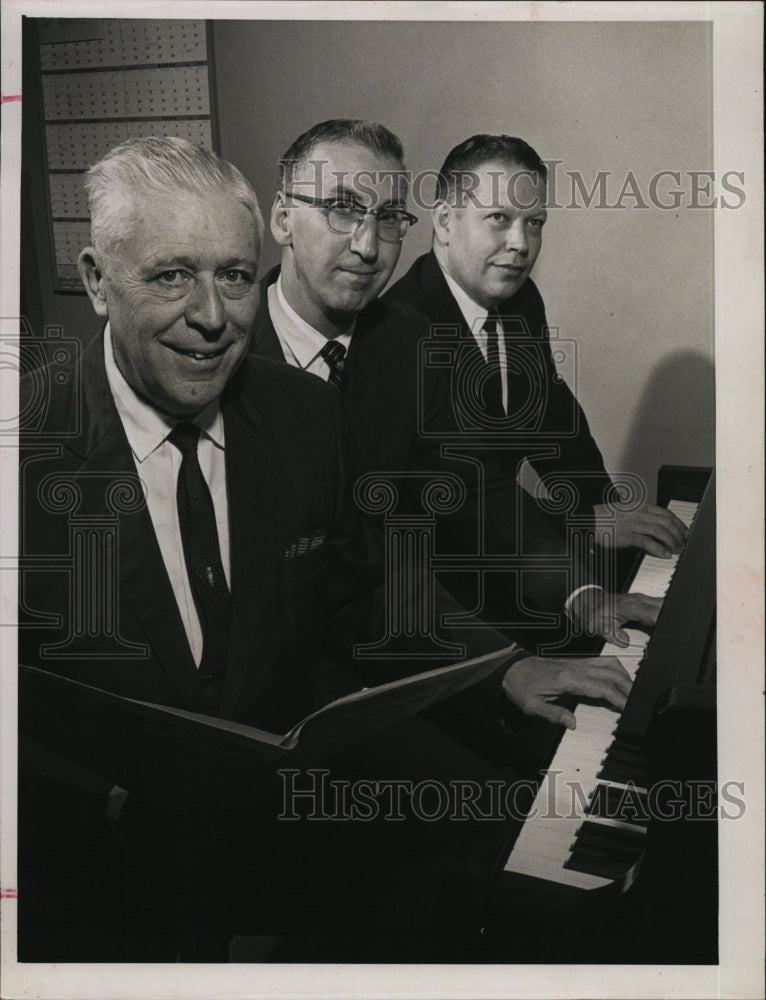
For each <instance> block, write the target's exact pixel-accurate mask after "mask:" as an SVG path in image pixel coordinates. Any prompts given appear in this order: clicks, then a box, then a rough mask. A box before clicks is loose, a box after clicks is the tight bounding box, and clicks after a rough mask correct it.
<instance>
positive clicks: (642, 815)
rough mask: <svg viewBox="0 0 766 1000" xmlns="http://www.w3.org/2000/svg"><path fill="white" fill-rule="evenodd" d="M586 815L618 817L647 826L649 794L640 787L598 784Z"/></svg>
mask: <svg viewBox="0 0 766 1000" xmlns="http://www.w3.org/2000/svg"><path fill="white" fill-rule="evenodd" d="M585 815H586V816H600V817H602V818H604V819H618V820H620V822H622V823H634V824H636V825H637V826H646V825H647V824H648V822H649V812H648V808H647V796H646V793H645V792H643V791H642V790H641V789H639V788H615V787H613V786H612V785H597V786H596V789H595V791H594V792H593V795H592V796H591V799H590V802H589V803H588V808H587V809H586V810H585Z"/></svg>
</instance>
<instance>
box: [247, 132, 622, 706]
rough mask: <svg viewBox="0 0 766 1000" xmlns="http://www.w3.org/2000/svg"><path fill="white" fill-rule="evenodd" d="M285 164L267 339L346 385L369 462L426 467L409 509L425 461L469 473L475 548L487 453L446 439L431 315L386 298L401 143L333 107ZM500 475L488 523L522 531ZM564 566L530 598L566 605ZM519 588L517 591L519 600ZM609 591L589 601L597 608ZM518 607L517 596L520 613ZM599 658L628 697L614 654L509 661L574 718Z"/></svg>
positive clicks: (363, 458) (526, 685) (512, 691)
mask: <svg viewBox="0 0 766 1000" xmlns="http://www.w3.org/2000/svg"><path fill="white" fill-rule="evenodd" d="M280 170H281V185H280V190H279V192H278V193H277V195H276V197H275V200H274V205H273V207H272V212H271V231H272V234H273V236H274V238H275V239H276V241H277V242H278V243H279V244H280V246H281V247H282V263H281V268H275V269H274V270H272V271H271V272H270V273H269V274H267V275H266V277H265V278H264V279H263V283H262V296H261V304H260V306H259V311H258V315H257V317H256V321H255V327H254V335H253V350H254V352H255V353H257V354H261V355H265V356H270V357H273V358H275V359H280V360H283V361H286V362H287V363H288V364H292V365H294V366H297V367H300V368H303V369H304V370H306V371H309V372H312V373H314V374H315V375H318V376H319V377H321V378H324V379H325V380H326V381H327V382H328V383H329V384H330V385H331V386H332V387H334V388H335V389H337V390H338V391H340V392H342V395H343V402H344V406H345V409H346V412H347V414H348V415H349V417H350V424H351V429H352V431H353V433H354V437H355V444H356V456H357V468H356V473H357V475H358V476H362V475H363V474H365V473H368V472H370V473H382V474H386V473H391V474H397V473H404V474H405V477H406V475H407V474H408V473H412V472H414V473H415V476H413V477H412V483H413V484H414V485H415V490H417V493H418V496H417V497H416V496H415V495H414V493H415V491H414V490H413V496H412V497H411V498H410V500H411V504H410V507H409V508H408V510H410V511H411V510H418V509H419V508H417V506H416V505H417V501H418V500H419V493H420V489H421V488H422V485H423V479H422V478H420V477H421V476H422V474H424V473H430V472H433V473H434V474H436V475H439V474H443V473H445V472H449V473H453V474H455V475H458V476H460V477H461V479H462V480H463V482H464V483H465V484H466V486H467V494H468V501H467V503H465V504H463V506H462V508H461V509H460V510H458V511H457V512H456V513H455V514H453V515H450V518H449V519H448V520H449V523H448V524H447V525H446V528H447V532H448V534H447V537H448V544H449V545H451V546H454V547H452V548H449V549H447V550H446V551H449V552H451V553H454V552H457V551H460V550H461V546H462V550H463V551H468V550H470V547H471V546H475V544H476V542H475V539H476V531H477V508H476V506H475V505H474V504H473V503H472V497H473V498H474V501H475V496H476V494H477V490H478V485H477V477H476V463H472V462H469V461H459V460H457V459H448V458H445V457H444V456H443V455H442V453H441V452H442V449H441V441H440V434H441V435H442V439H444V438H447V439H449V438H450V436H452V440H453V441H454V435H455V434H456V433H457V426H456V423H455V420H454V415H453V412H452V406H451V401H450V398H449V384H448V382H447V379H446V378H445V377H444V373H443V372H441V371H439V370H437V369H429V368H428V367H426V368H423V367H422V366H421V362H420V345H421V341H422V340H425V339H427V338H428V337H429V333H430V331H429V324H428V322H427V321H426V320H425V318H424V317H423V316H422V315H420V314H419V313H416V312H415V311H413V310H412V309H410V308H409V307H407V306H405V305H402V304H400V303H395V302H389V301H381V300H380V299H379V298H378V295H379V293H380V292H381V291H382V289H383V288H384V287H385V285H386V283H387V281H388V279H389V278H390V276H391V274H392V273H393V270H394V267H395V266H396V263H397V260H398V258H399V253H400V249H401V241H402V239H403V238H404V236H405V234H406V233H407V231H408V229H409V227H410V226H411V225H413V224H414V223H415V222H416V219H415V217H414V216H412V215H410V214H409V213H408V212H407V211H406V196H407V176H406V172H405V168H404V163H403V151H402V146H401V143H400V141H399V139H398V138H397V137H396V136H395V135H394V134H393V133H392V132H390V131H389V130H388V129H387V128H385V127H384V126H382V125H379V124H377V123H375V122H368V121H359V120H349V119H333V120H330V121H327V122H322V123H320V124H319V125H316V126H314V127H313V128H311V129H310V130H308V131H307V132H305V133H304V134H303V135H301V136H300V137H299V138H298V139H296V140H295V142H294V143H293V144H292V145H291V146H290V148H289V149H288V150H287V152H286V153H285V155H284V156H283V158H282V160H281V161H280ZM422 425H427V426H422ZM472 476H473V477H474V478H473V480H472V478H471V477H472ZM493 476H494V473H493V472H492V471H491V470H490V472H488V473H487V476H486V480H485V482H484V483H483V489H484V491H485V500H486V494H488V493H490V492H492V493H493V495H494V497H495V499H496V500H497V504H496V506H495V507H494V512H495V514H497V515H499V516H495V517H491V516H490V515H487V528H488V530H489V531H490V532H492V533H493V534H496V535H498V536H503V534H504V533H505V534H506V535H511V536H513V535H514V533H515V532H516V530H517V528H516V515H515V510H514V509H513V508H512V505H513V504H514V503H515V495H516V492H515V491H516V487H515V483H511V482H510V480H509V479H508V477H505V479H504V480H502V481H501V480H500V479H498V478H497V477H495V478H494V479H493V478H492V477H493ZM504 505H505V506H504ZM399 512H400V511H399V510H397V513H399ZM501 512H502V513H501ZM528 533H529V534H528ZM502 541H503V539H502V538H501V539H500V543H501V544H502ZM505 541H508V539H507V538H506V539H505ZM525 541H527V542H529V543H530V550H531V551H537V552H547V551H550V552H554V551H556V552H560V548H558V549H557V548H556V547H557V546H558V547H560V545H561V541H560V539H559V538H558V537H556V535H555V533H554V532H552V530H551V528H550V525H549V524H548V523H547V521H546V520H545V518H544V517H542V515H540V519H539V521H537V522H535V523H534V527H533V528H532V529H530V528H529V527H528V525H527V524H525ZM510 542H511V544H513V543H514V542H515V538H511V539H510ZM496 551H503V549H502V548H501V547H498V549H496ZM506 551H510V550H508V549H506ZM551 576H552V574H546V573H545V572H530V573H529V574H528V579H525V587H524V593H523V599H524V600H531V601H532V602H533V603H534V604H536V605H537V606H538V607H543V608H545V609H546V610H553V609H556V610H558V611H559V612H561V611H562V610H563V607H564V603H565V600H566V598H567V596H568V591H567V589H566V583H565V582H562V580H561V577H560V576H557V577H556V579H555V581H553V582H552V580H551ZM514 600H515V597H514V596H510V597H509V604H513V603H514ZM596 603H597V602H589V604H588V606H589V609H593V608H594V606H595V605H596ZM606 608H607V602H603V604H602V605H599V606H598V608H597V609H596V610H595V611H593V617H592V618H591V619H590V620H589V621H588V622H587V623H583V624H587V626H588V627H589V628H591V629H592V630H593V631H595V632H598V633H599V634H602V635H604V637H605V638H606V637H609V638H611V639H612V640H613V641H617V642H620V644H622V643H621V637H620V635H619V633H620V625H621V623H622V621H621V620H620V619H619V616H618V615H617V614H616V613H613V612H612V611H611V610H610V611H607V610H606ZM518 610H519V608H518V607H515V606H514V607H509V609H508V613H509V615H511V616H512V615H513V614H515V613H516V612H517V611H518ZM507 631H510V630H507ZM593 663H599V664H600V665H601V666H599V670H601V669H603V670H605V671H606V672H605V673H604V674H603V675H601V674H599V676H598V679H597V683H599V684H603V685H604V686H605V687H604V691H605V692H606V691H607V690H608V693H607V694H606V695H605V696H606V697H608V698H610V699H611V700H616V702H619V701H622V700H623V697H624V695H623V694H619V693H617V691H616V689H615V688H614V687H613V686H612V685H613V684H615V683H616V684H617V687H618V688H619V687H620V686H621V685H622V683H623V679H622V678H621V677H618V676H617V674H614V675H613V674H612V673H610V670H611V669H612V667H613V668H614V670H617V668H616V667H615V666H614V664H615V663H616V661H614V662H612V661H606V660H601V661H579V662H575V661H561V660H558V661H555V662H553V661H546V660H540V659H536V658H535V659H532V658H530V659H528V660H522V661H520V662H518V663H516V664H514V665H513V666H512V667H511V668H510V669H509V670H508V672H507V674H506V675H505V677H504V679H503V688H504V690H505V692H506V694H507V695H508V697H509V698H510V699H511V701H513V702H514V703H515V704H517V705H519V706H520V707H521V708H522V709H523V710H524V711H525V712H528V713H530V714H537V715H540V716H542V717H544V718H547V719H550V720H551V721H555V722H560V723H563V724H571V716H570V713H569V712H568V711H567V710H566V709H564V708H562V707H560V706H558V705H554V704H552V703H551V697H552V695H554V694H555V693H556V692H559V693H560V692H562V691H564V690H566V691H569V692H570V693H577V692H578V691H580V692H581V691H582V690H584V687H588V688H589V690H592V688H590V685H591V682H592V681H593V680H594V678H593V677H592V676H588V678H587V679H586V676H585V674H586V672H587V671H588V670H590V669H591V668H590V667H589V666H588V664H593ZM610 663H611V666H604V664H610ZM618 673H619V671H618ZM498 686H499V682H498Z"/></svg>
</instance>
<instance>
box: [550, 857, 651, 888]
mask: <svg viewBox="0 0 766 1000" xmlns="http://www.w3.org/2000/svg"><path fill="white" fill-rule="evenodd" d="M637 860H638V858H637V857H636V858H634V859H633V860H632V861H629V860H625V859H622V858H618V859H615V858H610V857H607V856H605V855H603V854H596V853H592V852H588V851H580V852H578V854H577V856H575V855H574V854H573V855H572V857H571V858H570V859H569V860H568V861H567V862H566V864H565V865H564V868H569V869H570V870H571V871H577V872H582V873H583V874H584V875H597V876H598V877H599V878H607V879H610V880H611V881H613V882H614V881H615V880H616V879H618V878H621V877H622V876H623V875H624V874H625V873H626V872H627V871H630V869H631V868H632V867H633V865H634V864H635V863H636V861H637Z"/></svg>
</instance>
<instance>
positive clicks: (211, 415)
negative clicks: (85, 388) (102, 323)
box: [104, 323, 224, 462]
mask: <svg viewBox="0 0 766 1000" xmlns="http://www.w3.org/2000/svg"><path fill="white" fill-rule="evenodd" d="M104 363H105V366H106V377H107V381H108V382H109V388H110V389H111V392H112V397H113V399H114V403H115V406H116V407H117V413H118V414H119V416H120V420H121V421H122V426H123V429H124V430H125V435H126V437H127V439H128V444H129V445H130V447H131V450H132V452H133V454H134V455H135V458H136V461H137V462H143V461H144V460H145V459H146V458H148V456H149V455H151V454H152V452H153V451H156V449H157V448H159V446H160V445H161V444H162V442H163V441H164V440H165V438H166V437H167V436H168V434H169V433H170V432H171V431H172V430H173V428H174V427H175V426H176V424H177V423H178V422H179V421H178V420H176V419H174V418H173V417H170V416H168V415H167V414H164V413H160V411H159V410H156V409H155V408H154V407H153V406H151V405H150V404H149V403H147V402H146V401H145V400H143V399H142V398H141V397H140V396H139V395H138V394H137V393H136V392H135V390H134V389H133V388H132V387H131V386H130V385H128V383H127V382H126V380H125V377H124V376H123V374H122V372H121V371H120V369H119V368H118V367H117V362H116V361H115V359H114V349H113V347H112V331H111V329H110V327H109V324H108V323H107V324H106V329H105V330H104ZM191 422H192V423H194V424H196V425H197V426H198V427H199V428H201V430H202V433H203V434H204V435H205V436H206V437H208V438H209V439H210V440H211V441H212V442H213V444H215V445H216V446H217V447H218V448H221V449H223V448H224V433H223V417H222V416H221V406H220V401H219V400H217V399H215V400H213V402H212V403H209V404H208V405H207V406H206V407H205V409H204V410H202V411H201V412H200V413H198V414H197V415H196V416H195V417H194V418H193V419H192V421H191Z"/></svg>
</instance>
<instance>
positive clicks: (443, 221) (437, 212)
mask: <svg viewBox="0 0 766 1000" xmlns="http://www.w3.org/2000/svg"><path fill="white" fill-rule="evenodd" d="M453 219H454V209H453V208H452V206H451V205H449V204H447V202H446V201H440V202H439V204H438V205H436V206H435V207H434V208H432V209H431V223H432V225H433V227H434V237H435V238H436V241H437V243H441V244H442V245H443V246H445V247H446V246H447V244H448V243H449V239H450V230H451V228H452V223H453Z"/></svg>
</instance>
